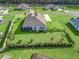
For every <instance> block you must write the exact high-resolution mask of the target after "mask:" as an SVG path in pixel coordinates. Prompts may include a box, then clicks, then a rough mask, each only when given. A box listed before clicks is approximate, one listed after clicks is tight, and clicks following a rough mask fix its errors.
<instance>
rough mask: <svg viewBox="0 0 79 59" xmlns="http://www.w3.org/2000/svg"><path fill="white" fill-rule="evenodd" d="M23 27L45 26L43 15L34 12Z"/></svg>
mask: <svg viewBox="0 0 79 59" xmlns="http://www.w3.org/2000/svg"><path fill="white" fill-rule="evenodd" d="M25 26H31V27H32V26H46V21H45V18H44V16H43V15H41V14H37V13H35V12H34V13H30V14H29V15H28V17H27V18H26V19H25V21H24V24H23V27H25Z"/></svg>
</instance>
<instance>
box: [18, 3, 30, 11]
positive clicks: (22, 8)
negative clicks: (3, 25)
mask: <svg viewBox="0 0 79 59" xmlns="http://www.w3.org/2000/svg"><path fill="white" fill-rule="evenodd" d="M29 8H30V7H29V5H28V4H25V3H22V4H19V5H18V7H17V9H20V10H28V9H29Z"/></svg>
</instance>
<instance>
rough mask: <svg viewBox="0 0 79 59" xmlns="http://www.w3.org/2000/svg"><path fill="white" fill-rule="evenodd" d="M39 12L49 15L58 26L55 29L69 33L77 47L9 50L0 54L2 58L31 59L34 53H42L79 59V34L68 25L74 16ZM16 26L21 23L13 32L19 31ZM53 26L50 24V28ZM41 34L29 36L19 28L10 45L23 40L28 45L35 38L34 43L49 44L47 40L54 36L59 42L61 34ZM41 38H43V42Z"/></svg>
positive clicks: (62, 58) (61, 58)
mask: <svg viewBox="0 0 79 59" xmlns="http://www.w3.org/2000/svg"><path fill="white" fill-rule="evenodd" d="M69 8H70V7H69ZM74 9H76V8H74ZM39 12H41V13H47V14H49V16H50V17H51V19H52V23H53V22H54V23H55V24H56V25H54V24H53V25H54V27H57V28H64V29H66V30H67V31H68V32H69V34H70V36H71V37H72V38H73V40H74V41H75V43H76V45H75V46H74V47H73V48H63V49H62V48H34V49H28V48H25V49H7V50H6V51H5V52H3V53H1V54H0V58H1V57H2V56H3V55H4V54H9V55H11V57H12V59H30V57H31V55H32V54H33V53H40V54H44V55H47V56H49V57H52V58H56V59H79V32H77V31H76V30H75V29H74V28H73V27H72V26H71V25H69V24H68V22H69V19H70V18H71V17H73V16H70V15H66V14H60V13H59V12H58V13H57V14H51V13H52V12H54V11H39ZM50 12H51V13H50ZM12 13H13V12H12ZM16 25H20V22H18V23H15V25H14V28H15V29H14V30H13V31H16V30H18V29H17V27H18V26H16ZM21 25H22V24H21ZM53 25H51V24H49V26H53ZM18 28H19V27H18ZM40 34H41V35H40ZM40 34H37V33H34V34H33V33H31V34H30V33H28V34H27V32H21V30H20V28H19V30H18V32H17V33H15V39H14V40H12V41H11V42H10V43H17V41H18V40H21V39H22V42H21V43H27V42H29V40H30V39H31V38H34V43H36V42H41V41H42V42H44V41H46V42H47V40H49V39H48V38H50V37H53V36H54V37H56V40H57V41H58V40H59V37H60V34H61V33H57V32H56V33H51V34H50V33H49V32H47V33H46V34H45V33H40ZM23 38H25V39H23ZM37 38H38V39H37ZM40 38H43V40H42V39H40ZM45 39H46V40H45ZM56 40H55V41H56ZM65 42H66V41H65Z"/></svg>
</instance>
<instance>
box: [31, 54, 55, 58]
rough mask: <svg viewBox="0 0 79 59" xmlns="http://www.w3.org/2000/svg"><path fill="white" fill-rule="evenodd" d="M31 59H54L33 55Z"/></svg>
mask: <svg viewBox="0 0 79 59" xmlns="http://www.w3.org/2000/svg"><path fill="white" fill-rule="evenodd" d="M31 59H54V58H50V57H48V56H45V55H41V54H38V53H35V54H33V55H32V56H31Z"/></svg>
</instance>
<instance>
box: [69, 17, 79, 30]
mask: <svg viewBox="0 0 79 59" xmlns="http://www.w3.org/2000/svg"><path fill="white" fill-rule="evenodd" d="M70 24H71V25H72V26H73V27H74V28H75V29H76V30H77V31H79V18H72V19H71V20H70Z"/></svg>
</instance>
